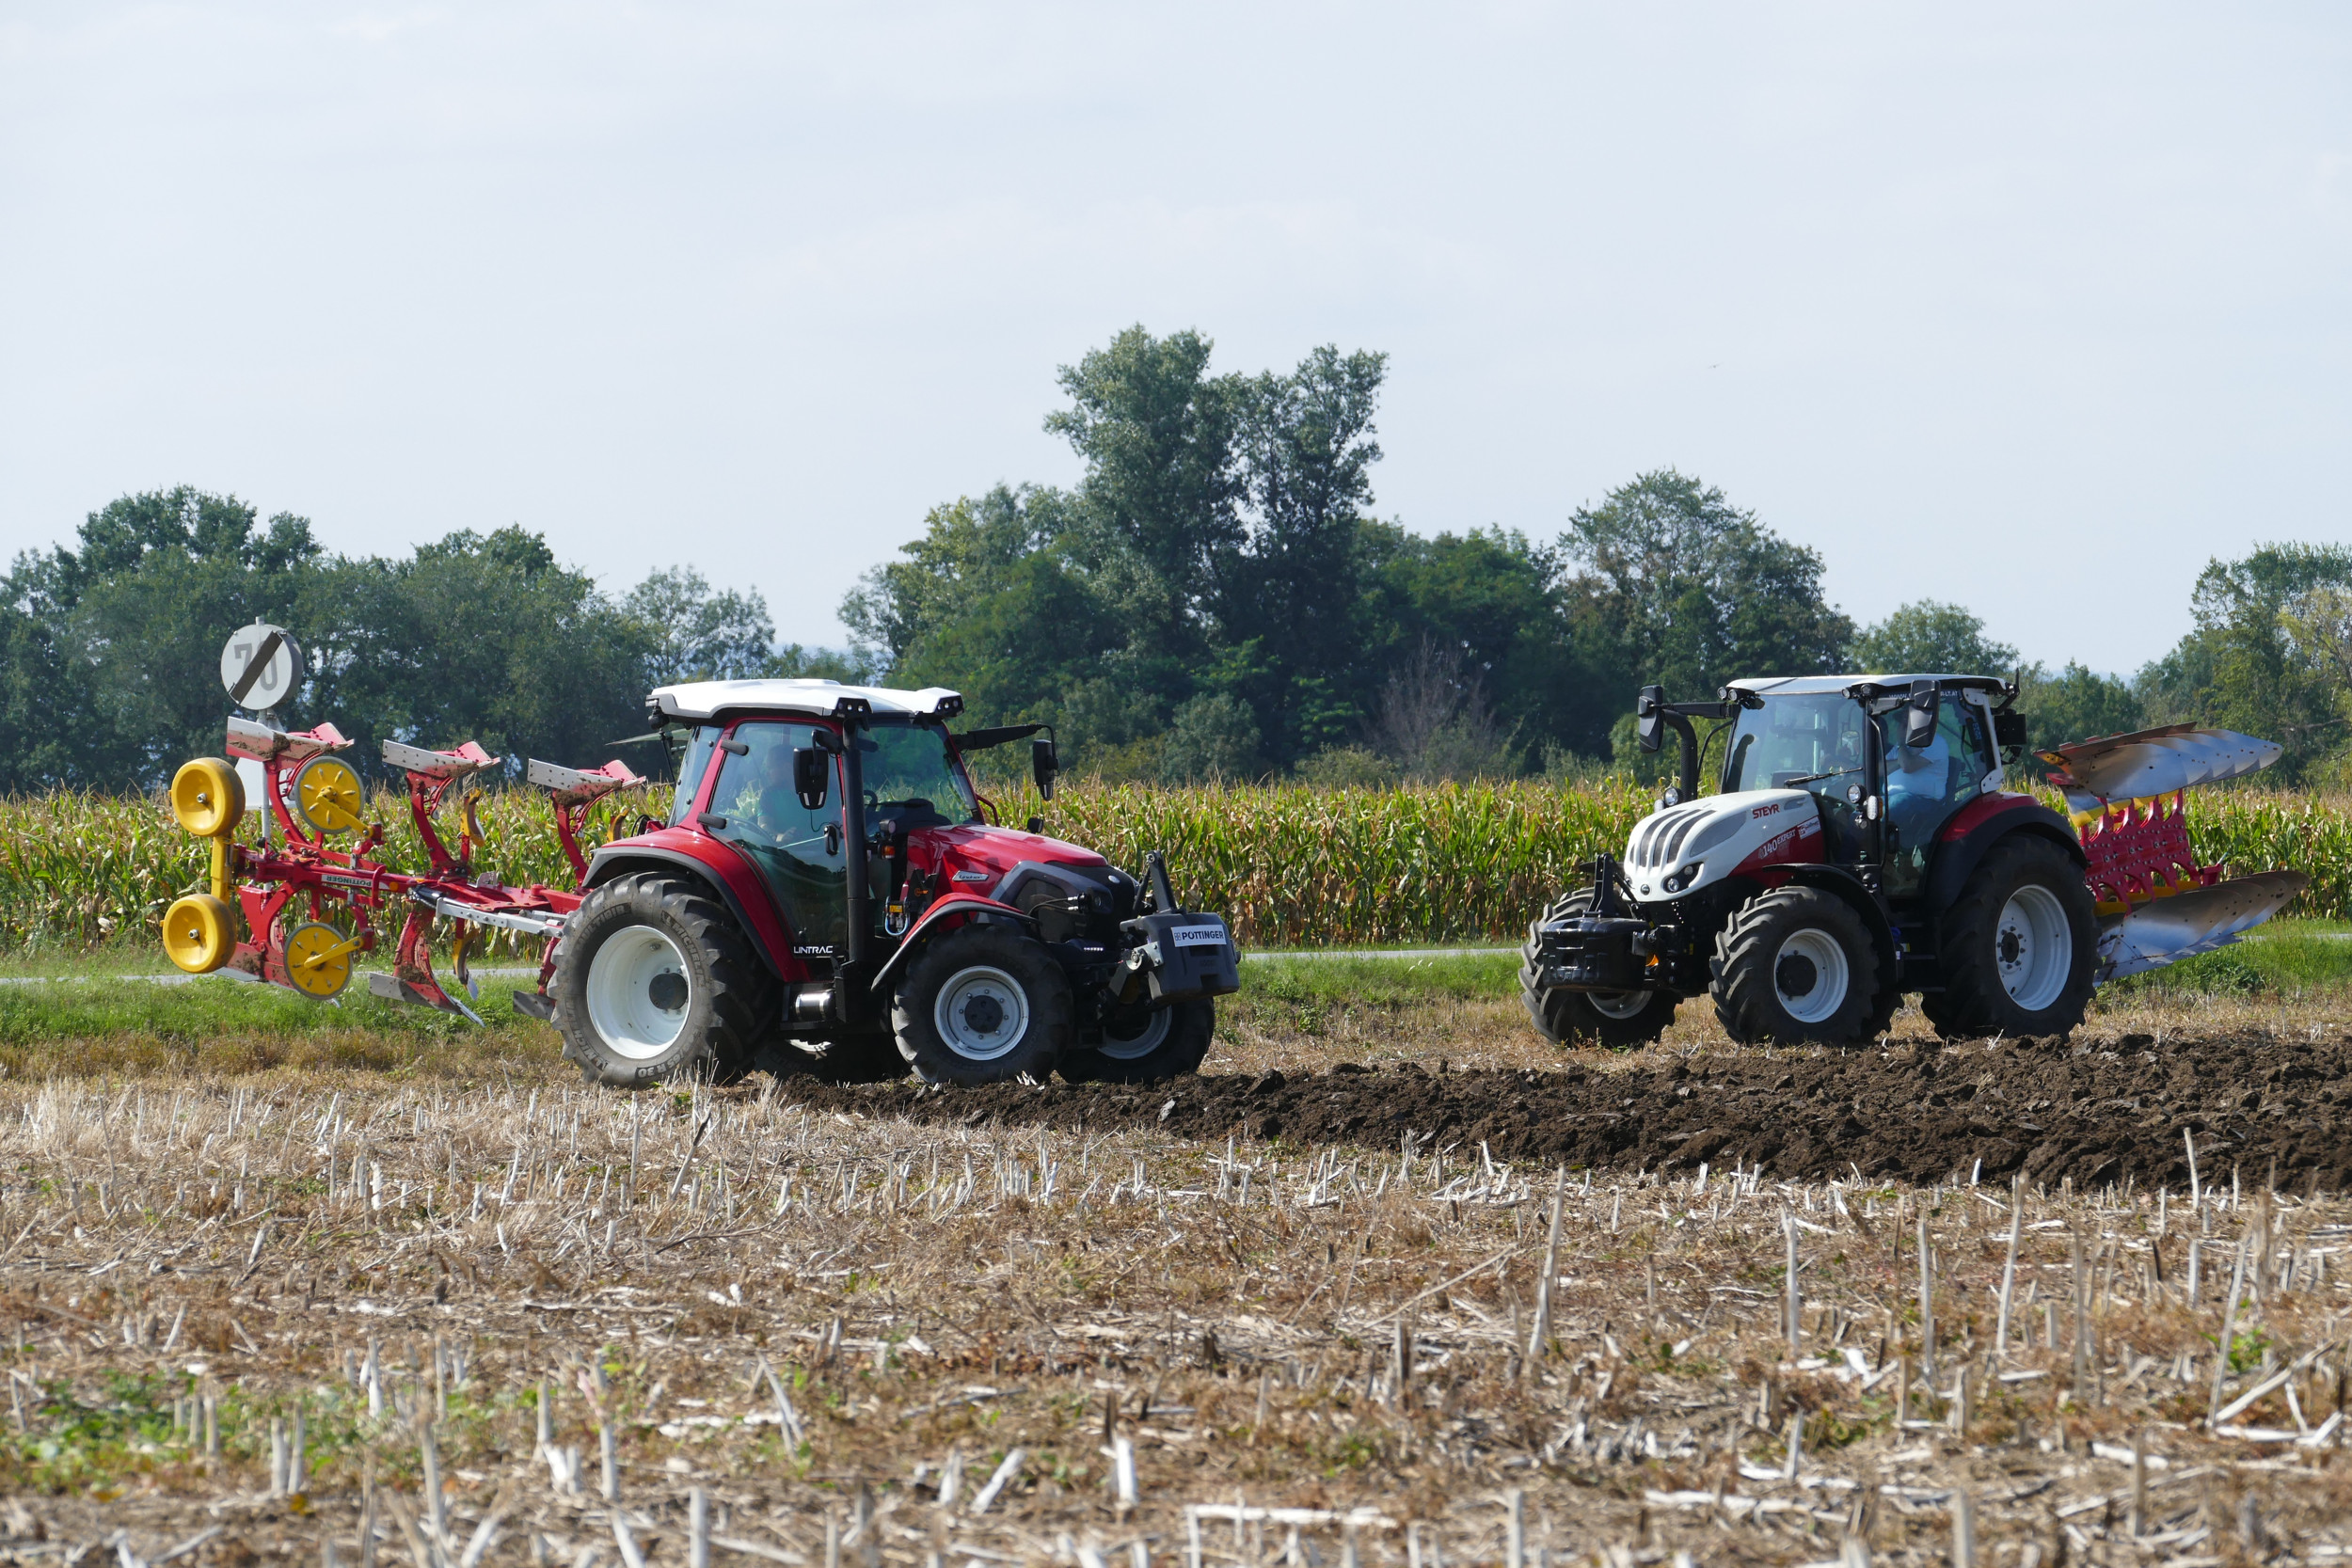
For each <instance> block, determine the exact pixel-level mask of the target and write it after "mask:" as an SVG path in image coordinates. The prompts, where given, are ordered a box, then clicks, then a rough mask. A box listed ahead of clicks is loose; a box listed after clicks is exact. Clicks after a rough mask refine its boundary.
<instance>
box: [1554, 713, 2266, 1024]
mask: <svg viewBox="0 0 2352 1568" xmlns="http://www.w3.org/2000/svg"><path fill="white" fill-rule="evenodd" d="M1664 695H1665V694H1664V692H1663V690H1662V689H1660V688H1658V687H1654V686H1652V687H1645V688H1644V689H1643V690H1642V692H1641V694H1640V697H1639V700H1638V703H1637V705H1636V709H1635V716H1636V719H1637V721H1638V723H1639V725H1640V729H1639V735H1640V739H1641V744H1642V746H1643V748H1644V749H1645V750H1647V751H1653V752H1654V751H1658V750H1660V749H1661V747H1662V745H1663V738H1664V735H1665V732H1666V731H1668V730H1672V731H1673V732H1674V734H1675V736H1676V737H1677V741H1678V743H1679V764H1680V766H1679V769H1678V773H1679V777H1678V780H1677V784H1675V785H1674V786H1673V787H1671V788H1669V789H1668V790H1667V791H1666V793H1665V796H1664V798H1663V799H1661V800H1660V801H1659V802H1658V807H1657V809H1656V810H1655V811H1653V812H1651V813H1650V815H1648V816H1645V817H1644V818H1643V819H1642V820H1641V821H1640V822H1639V823H1637V824H1635V826H1634V828H1633V831H1632V833H1631V835H1630V836H1629V839H1628V841H1627V844H1626V849H1625V854H1624V855H1623V856H1622V857H1621V858H1615V859H1613V858H1612V857H1610V856H1608V855H1600V856H1597V857H1596V858H1595V861H1594V863H1593V867H1592V878H1591V881H1590V884H1589V885H1588V886H1585V887H1581V888H1578V889H1575V890H1573V891H1571V892H1569V893H1567V894H1566V895H1565V896H1563V897H1561V898H1560V899H1558V900H1557V901H1555V902H1554V903H1552V904H1551V905H1550V906H1549V908H1548V909H1546V910H1545V911H1544V912H1543V915H1542V918H1540V919H1539V920H1537V921H1535V922H1534V924H1533V925H1532V926H1531V927H1529V931H1528V938H1527V943H1526V946H1525V949H1524V951H1523V962H1522V965H1521V968H1520V974H1519V979H1520V989H1521V992H1522V995H1523V997H1524V999H1525V1001H1526V1004H1527V1010H1528V1012H1529V1014H1530V1016H1531V1017H1533V1018H1534V1022H1535V1026H1536V1027H1537V1028H1538V1029H1539V1030H1541V1031H1542V1032H1543V1033H1544V1034H1545V1035H1546V1036H1548V1037H1550V1038H1551V1039H1553V1040H1555V1041H1559V1042H1563V1043H1570V1042H1573V1043H1594V1044H1602V1045H1610V1046H1633V1045H1640V1044H1644V1043H1646V1042H1648V1041H1651V1040H1654V1039H1656V1038H1658V1037H1659V1036H1660V1035H1661V1033H1662V1032H1663V1031H1664V1030H1665V1028H1666V1026H1667V1025H1668V1024H1669V1023H1671V1022H1673V1020H1674V1015H1675V1009H1676V1007H1677V1006H1678V1005H1679V1004H1680V1003H1682V1002H1683V1001H1686V1000H1689V999H1692V998H1695V997H1697V996H1700V995H1702V994H1704V995H1706V996H1708V997H1709V998H1710V999H1711V1000H1712V1002H1713V1003H1714V1007H1715V1014H1716V1017H1717V1018H1718V1019H1719V1020H1720V1021H1721V1022H1722V1024H1723V1027H1724V1031H1725V1032H1726V1033H1727V1034H1729V1035H1730V1037H1732V1038H1733V1039H1734V1040H1736V1041H1740V1042H1741V1043H1752V1042H1760V1041H1772V1042H1777V1043H1803V1042H1820V1043H1829V1044H1836V1043H1842V1042H1847V1041H1855V1040H1863V1039H1868V1038H1872V1037H1877V1036H1878V1035H1880V1034H1882V1033H1883V1032H1884V1031H1885V1029H1886V1028H1887V1026H1888V1023H1889V1022H1890V1021H1891V1020H1892V1019H1893V1017H1894V1014H1895V1011H1896V1009H1897V1007H1898V1006H1899V1005H1900V1002H1901V999H1902V997H1903V996H1904V995H1905V994H1906V993H1916V994H1917V995H1918V997H1919V1006H1920V1009H1921V1011H1923V1012H1924V1013H1925V1014H1926V1015H1927V1017H1928V1019H1929V1020H1930V1022H1932V1023H1933V1024H1934V1025H1935V1027H1936V1028H1937V1030H1938V1031H1939V1032H1940V1033H1943V1034H1945V1035H1947V1036H1953V1037H1969V1036H1984V1035H1993V1034H2004V1035H2010V1036H2038V1037H2053V1036H2063V1035H2065V1034H2066V1033H2068V1032H2069V1031H2070V1030H2072V1029H2073V1028H2074V1026H2075V1025H2076V1024H2078V1023H2080V1022H2082V1018H2083V1011H2084V1008H2085V1006H2086V1005H2087V1004H2088V1002H2089V1000H2090V994H2091V990H2092V989H2093V988H2094V987H2095V986H2097V985H2099V984H2102V983H2104V982H2106V981H2108V980H2112V979H2117V978H2121V977H2122V976H2123V975H2127V974H2137V973H2139V972H2141V971H2143V970H2149V969H2154V968H2157V967H2160V966H2162V965H2164V964H2169V963H2172V962H2175V961H2177V960H2179V959H2181V958H2188V957H2190V956H2192V955H2194V954H2197V953H2201V952H2207V951H2210V950H2212V949H2214V948H2217V947H2219V946H2222V945H2224V944H2226V943H2228V942H2233V941H2235V940H2237V938H2238V937H2239V936H2241V935H2243V934H2244V933H2245V932H2246V931H2248V930H2249V929H2251V928H2252V927H2256V926H2259V925H2261V924H2262V923H2263V922H2264V921H2265V920H2267V919H2269V918H2270V917H2271V916H2272V915H2273V914H2275V913H2277V912H2278V911H2280V909H2282V908H2284V907H2285V906H2286V904H2287V903H2288V902H2289V901H2291V900H2292V899H2293V898H2294V897H2295V895H2296V894H2297V893H2298V892H2300V891H2301V890H2302V888H2303V886H2304V885H2305V883H2306V882H2307V881H2308V879H2307V878H2306V877H2305V876H2304V875H2303V874H2302V873H2300V872H2296V871H2284V870H2274V871H2262V872H2257V873H2255V874H2254V875H2251V876H2247V877H2240V878H2235V879H2224V877H2223V871H2222V867H2220V866H2219V865H2209V864H2202V863H2200V862H2199V861H2198V859H2197V857H2196V854H2195V853H2194V851H2193V850H2192V848H2191V847H2190V845H2189V840H2188V830H2187V823H2186V819H2185V816H2184V814H2183V793H2184V791H2185V790H2186V789H2188V788H2189V787H2191V786H2193V785H2196V784H2210V783H2213V782H2216V781H2217V780H2221V779H2227V778H2233V777H2236V776H2238V775H2241V774H2245V773H2250V772H2252V771H2254V770H2255V769H2257V768H2264V767H2267V766H2268V765H2269V764H2270V763H2271V762H2273V761H2275V760H2277V758H2278V756H2279V752H2280V749H2279V748H2278V747H2277V746H2275V745H2273V744H2271V743H2270V742H2268V741H2263V740H2256V739H2253V738H2251V737H2249V736H2242V735H2236V734H2233V733H2231V732H2229V731H2226V730H2216V729H2206V728H2201V727H2199V726H2195V725H2185V724H2183V725H2172V726H2169V727H2167V728H2163V729H2155V730H2145V731H2141V732H2138V733H2137V734H2133V735H2121V736H2107V737H2104V738H2099V739H2093V740H2087V741H2080V742H2074V743H2072V744H2069V745H2065V746H2060V747H2058V749H2057V750H2055V751H2051V752H2042V753H2040V754H2041V755H2042V758H2043V760H2044V761H2046V762H2047V763H2049V764H2050V765H2051V767H2052V768H2053V769H2054V771H2053V772H2052V773H2051V775H2050V779H2051V783H2052V784H2056V785H2058V787H2059V788H2060V789H2061V790H2062V791H2063V792H2064V794H2065V797H2066V802H2067V807H2068V814H2067V815H2065V816H2061V815H2060V814H2058V812H2056V811H2053V810H2051V809H2050V808H2049V807H2047V806H2044V805H2042V803H2040V802H2039V801H2038V800H2035V798H2034V797H2033V796H2031V795H2029V794H2026V793H2024V792H2022V791H2019V790H2014V789H2010V788H2009V787H2007V785H2008V783H2009V775H2008V771H2007V768H2008V765H2010V764H2013V763H2015V762H2016V761H2017V760H2018V758H2019V756H2020V755H2021V754H2022V752H2023V750H2024V747H2025V742H2026V733H2025V723H2024V720H2023V716H2022V715H2020V714H2019V713H2018V712H2017V711H2016V709H2015V707H2014V706H2013V705H2014V703H2015V701H2016V698H2017V689H2016V687H2015V686H2014V685H2013V684H2010V683H2007V682H2004V681H2001V680H1998V679H1995V678H1992V677H1988V676H1982V675H1951V674H1921V675H1816V676H1803V677H1796V678H1784V679H1758V680H1740V681H1734V682H1732V683H1731V684H1730V685H1729V686H1728V687H1725V688H1724V691H1723V694H1722V698H1721V700H1720V701H1718V702H1714V703H1682V704H1670V703H1667V702H1666V701H1665V700H1664ZM1693 719H1704V720H1711V721H1716V723H1715V724H1714V727H1713V729H1712V730H1711V731H1710V733H1709V734H1708V736H1707V739H1706V742H1705V743H1704V744H1702V743H1701V741H1700V739H1699V737H1698V735H1697V732H1696V730H1695V729H1694V728H1693V726H1692V722H1691V721H1692V720H1693ZM1719 737H1721V738H1723V739H1724V742H1725V744H1724V752H1723V758H1722V762H1721V765H1720V766H1721V770H1720V772H1719V774H1718V775H1717V779H1716V792H1715V793H1714V794H1711V795H1705V796H1702V795H1701V794H1700V793H1699V787H1698V785H1699V777H1700V772H1701V768H1702V766H1703V759H1704V756H1705V753H1706V752H1708V750H1710V749H1711V748H1712V745H1713V743H1714V741H1715V740H1716V739H1717V738H1719Z"/></svg>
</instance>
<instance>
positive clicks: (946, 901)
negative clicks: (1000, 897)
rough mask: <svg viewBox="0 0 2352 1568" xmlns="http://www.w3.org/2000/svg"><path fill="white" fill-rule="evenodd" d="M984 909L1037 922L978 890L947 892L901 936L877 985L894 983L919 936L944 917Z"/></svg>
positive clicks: (1031, 923) (877, 975)
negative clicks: (900, 966) (900, 967)
mask: <svg viewBox="0 0 2352 1568" xmlns="http://www.w3.org/2000/svg"><path fill="white" fill-rule="evenodd" d="M979 911H986V912H988V913H990V914H1002V915H1010V916H1011V917H1012V918H1013V919H1015V920H1017V921H1019V922H1020V923H1021V924H1022V925H1024V926H1034V925H1035V924H1036V922H1035V921H1033V920H1032V919H1030V917H1029V916H1027V915H1025V914H1023V913H1022V912H1021V911H1019V910H1016V909H1014V908H1013V907H1012V906H1011V905H1010V904H1000V903H998V902H997V901H996V900H995V899H993V898H988V897H984V896H982V895H979V894H977V893H950V894H947V895H945V896H943V897H942V898H941V899H940V900H939V901H938V902H937V903H935V904H933V905H932V906H931V907H930V909H928V910H925V911H923V916H922V918H921V919H919V920H917V921H916V922H915V923H914V925H913V926H911V927H908V928H907V934H906V935H905V936H903V937H901V938H899V939H898V951H897V952H896V953H893V954H891V955H890V958H889V960H888V961H887V962H885V963H884V964H883V965H882V968H881V969H880V970H878V971H876V972H875V974H874V985H873V989H874V990H882V988H883V987H885V986H887V985H888V984H889V983H890V978H891V976H892V975H893V974H896V973H897V972H898V966H899V965H900V964H902V963H904V962H905V961H906V959H907V955H908V954H910V953H913V952H914V944H915V939H916V938H918V937H920V936H921V935H922V934H923V933H924V932H925V931H928V930H930V928H931V927H933V926H936V925H938V924H939V923H940V921H941V920H942V919H945V918H949V917H953V916H956V915H969V914H973V913H977V912H979Z"/></svg>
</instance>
